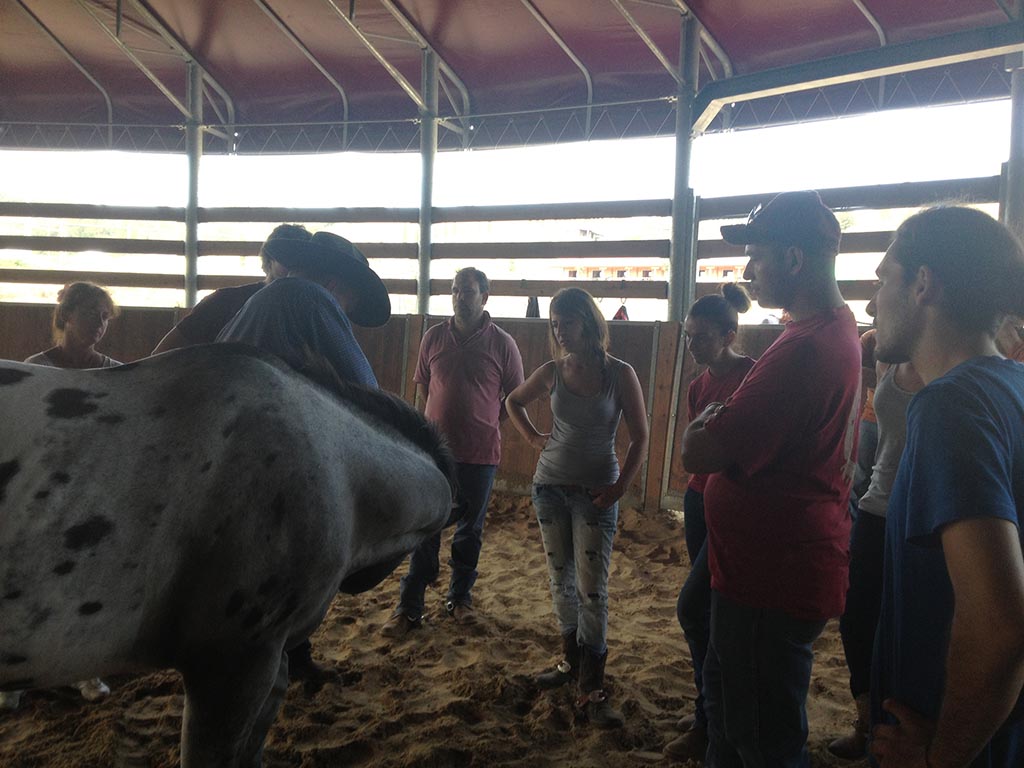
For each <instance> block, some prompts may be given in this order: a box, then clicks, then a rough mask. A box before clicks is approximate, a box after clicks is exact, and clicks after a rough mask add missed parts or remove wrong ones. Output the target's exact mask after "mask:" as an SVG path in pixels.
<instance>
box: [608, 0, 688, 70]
mask: <svg viewBox="0 0 1024 768" xmlns="http://www.w3.org/2000/svg"><path fill="white" fill-rule="evenodd" d="M609 2H610V3H611V4H612V5H614V6H615V7H616V9H618V11H619V13H620V14H622V18H624V19H625V20H626V21H627V22H628V23H629V26H631V27H632V28H633V31H634V32H636V34H637V35H638V36H639V37H640V39H641V40H643V41H644V45H646V46H647V48H648V49H649V50H650V52H651V53H653V54H654V58H656V59H657V60H658V61H660V62H661V66H663V67H664V68H665V70H666V71H667V72H668V73H669V74H670V75H672V79H673V80H675V81H676V85H679V84H681V83H682V81H683V76H682V75H680V74H679V72H678V71H677V70H676V68H675V66H673V64H672V62H671V61H669V60H668V57H667V56H665V54H664V53H662V52H661V49H660V48H659V47H658V45H657V43H655V42H654V40H653V39H652V38H651V36H650V35H648V34H647V32H646V31H644V28H643V27H641V26H640V24H639V23H638V22H637V20H636V19H634V18H633V14H631V13H630V12H629V11H627V10H626V6H624V5H623V4H622V3H621V2H620V0H609Z"/></svg>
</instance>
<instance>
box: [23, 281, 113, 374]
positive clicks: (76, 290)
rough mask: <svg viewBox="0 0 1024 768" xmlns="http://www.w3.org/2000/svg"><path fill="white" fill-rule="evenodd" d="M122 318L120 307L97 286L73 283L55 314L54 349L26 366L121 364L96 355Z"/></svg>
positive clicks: (66, 288)
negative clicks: (111, 327) (110, 329)
mask: <svg viewBox="0 0 1024 768" xmlns="http://www.w3.org/2000/svg"><path fill="white" fill-rule="evenodd" d="M117 315H118V309H117V305H116V304H114V300H113V299H112V298H111V297H110V294H109V293H107V291H106V290H105V289H104V288H101V287H100V286H98V285H96V284H95V283H85V282H77V283H69V284H68V285H65V286H64V288H62V289H61V291H60V293H58V294H57V306H56V308H55V309H54V310H53V340H54V346H53V347H50V349H47V350H46V351H44V352H39V353H38V354H35V355H32V356H31V357H29V358H27V359H26V360H25V362H26V363H35V364H36V365H49V366H51V367H53V368H112V367H113V366H115V365H120V364H121V363H119V362H118V361H117V360H114V359H113V358H112V357H109V356H107V355H104V354H103V353H102V352H97V351H96V345H97V344H99V343H100V341H101V340H102V339H103V337H104V335H106V333H107V326H108V324H109V323H110V321H111V320H113V319H114V318H115V317H117Z"/></svg>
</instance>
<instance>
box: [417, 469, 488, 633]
mask: <svg viewBox="0 0 1024 768" xmlns="http://www.w3.org/2000/svg"><path fill="white" fill-rule="evenodd" d="M496 470H497V467H496V466H495V465H493V464H463V463H459V464H456V465H455V475H456V481H457V483H458V491H457V493H456V497H455V498H456V509H455V510H454V513H453V516H454V517H455V518H456V519H457V522H456V523H455V533H454V534H453V536H452V556H451V559H450V560H449V561H448V565H450V566H451V569H452V576H451V582H450V583H449V585H448V597H447V600H448V602H452V603H462V604H465V605H472V603H473V597H472V595H471V594H470V591H471V590H472V589H473V584H475V583H476V577H477V571H476V566H477V563H479V562H480V548H481V547H482V546H483V537H484V518H485V517H486V516H487V504H488V503H489V502H490V499H491V487H492V486H493V485H494V474H495V471H496ZM440 552H441V534H440V533H438V534H436V535H434V536H432V537H431V538H429V539H427V540H426V541H424V542H423V543H422V544H420V545H419V546H418V547H417V548H416V549H415V550H413V553H412V557H411V558H409V573H408V575H406V576H403V577H402V587H401V592H400V596H399V599H398V605H399V608H400V609H401V610H402V611H403V612H404V613H405V614H406V615H407V616H413V617H419V616H422V615H423V609H424V605H423V601H424V594H425V592H426V589H427V585H428V584H433V583H434V582H435V581H437V576H438V572H439V571H440V564H439V555H440Z"/></svg>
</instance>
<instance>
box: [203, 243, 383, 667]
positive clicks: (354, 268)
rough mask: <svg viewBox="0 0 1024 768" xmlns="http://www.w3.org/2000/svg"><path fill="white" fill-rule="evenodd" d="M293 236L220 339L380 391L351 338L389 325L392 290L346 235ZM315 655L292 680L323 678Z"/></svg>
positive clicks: (293, 660)
mask: <svg viewBox="0 0 1024 768" xmlns="http://www.w3.org/2000/svg"><path fill="white" fill-rule="evenodd" d="M298 229H301V228H298ZM274 231H275V232H277V231H278V230H274ZM282 234H287V232H284V233H282ZM295 235H296V236H295V237H288V236H280V237H271V238H270V239H268V240H267V242H266V243H264V244H263V248H262V250H261V253H262V255H263V258H264V263H266V260H267V259H270V260H272V262H273V268H274V278H275V279H273V280H271V282H270V283H269V284H268V285H267V286H266V287H264V288H261V289H259V290H258V291H257V292H256V293H254V294H253V296H252V297H251V298H250V299H249V300H248V301H247V302H245V305H244V306H243V307H242V309H241V310H239V312H238V314H236V315H235V316H234V318H232V320H231V321H230V322H228V324H227V325H225V326H224V328H223V329H222V330H221V332H220V333H219V334H218V335H217V341H239V342H243V343H245V344H251V345H252V346H254V347H258V348H260V349H262V350H265V351H267V352H271V353H273V354H275V355H277V356H278V357H280V358H281V359H282V360H284V361H285V362H286V363H288V364H289V365H290V366H292V367H293V368H295V369H296V370H298V371H302V370H303V369H304V368H305V366H306V365H307V364H308V357H309V355H310V353H312V354H313V355H319V356H320V357H322V358H323V359H324V360H326V361H327V362H328V363H329V364H330V365H331V367H332V368H333V369H334V371H335V372H336V373H337V375H338V376H339V378H341V379H343V380H345V381H352V382H356V383H358V384H363V385H365V386H367V387H373V388H374V389H376V388H377V386H378V385H377V377H376V376H374V375H373V369H372V368H370V362H369V361H368V360H367V359H366V355H364V354H363V350H362V349H361V348H360V346H359V342H357V341H356V339H355V336H353V335H352V323H356V324H357V325H361V326H364V327H368V328H374V327H377V326H380V325H384V323H386V322H387V321H388V318H390V317H391V299H390V297H389V296H388V291H387V288H386V287H385V286H384V283H383V282H382V281H381V279H380V277H378V276H377V273H376V272H374V271H373V270H372V269H370V266H369V264H368V263H367V261H366V257H365V256H364V255H363V254H362V253H361V252H360V251H359V249H358V248H356V247H355V246H354V245H352V243H350V242H349V241H348V240H346V239H345V238H343V237H340V236H339V235H335V234H333V233H331V232H316V233H314V234H313V235H312V236H309V235H308V233H307V232H306V231H305V230H304V229H302V231H296V232H295ZM270 274H271V273H270V272H268V277H269V276H270ZM311 650H312V647H311V645H310V643H309V640H305V641H303V642H302V643H300V644H299V645H297V646H296V647H295V648H292V649H290V650H289V651H288V659H289V665H290V667H291V672H292V675H293V676H299V677H307V678H316V677H318V676H319V675H320V674H321V673H322V670H321V669H320V667H319V666H318V665H317V664H316V662H315V661H313V657H312V654H311Z"/></svg>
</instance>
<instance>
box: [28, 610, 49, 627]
mask: <svg viewBox="0 0 1024 768" xmlns="http://www.w3.org/2000/svg"><path fill="white" fill-rule="evenodd" d="M51 613H52V611H51V610H50V609H49V608H44V609H42V610H36V611H33V613H32V617H31V618H30V619H29V620H28V628H29V629H30V630H31V631H33V632H34V631H35V630H37V629H39V627H41V626H42V625H43V624H45V623H46V622H47V621H49V619H50V614H51Z"/></svg>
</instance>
